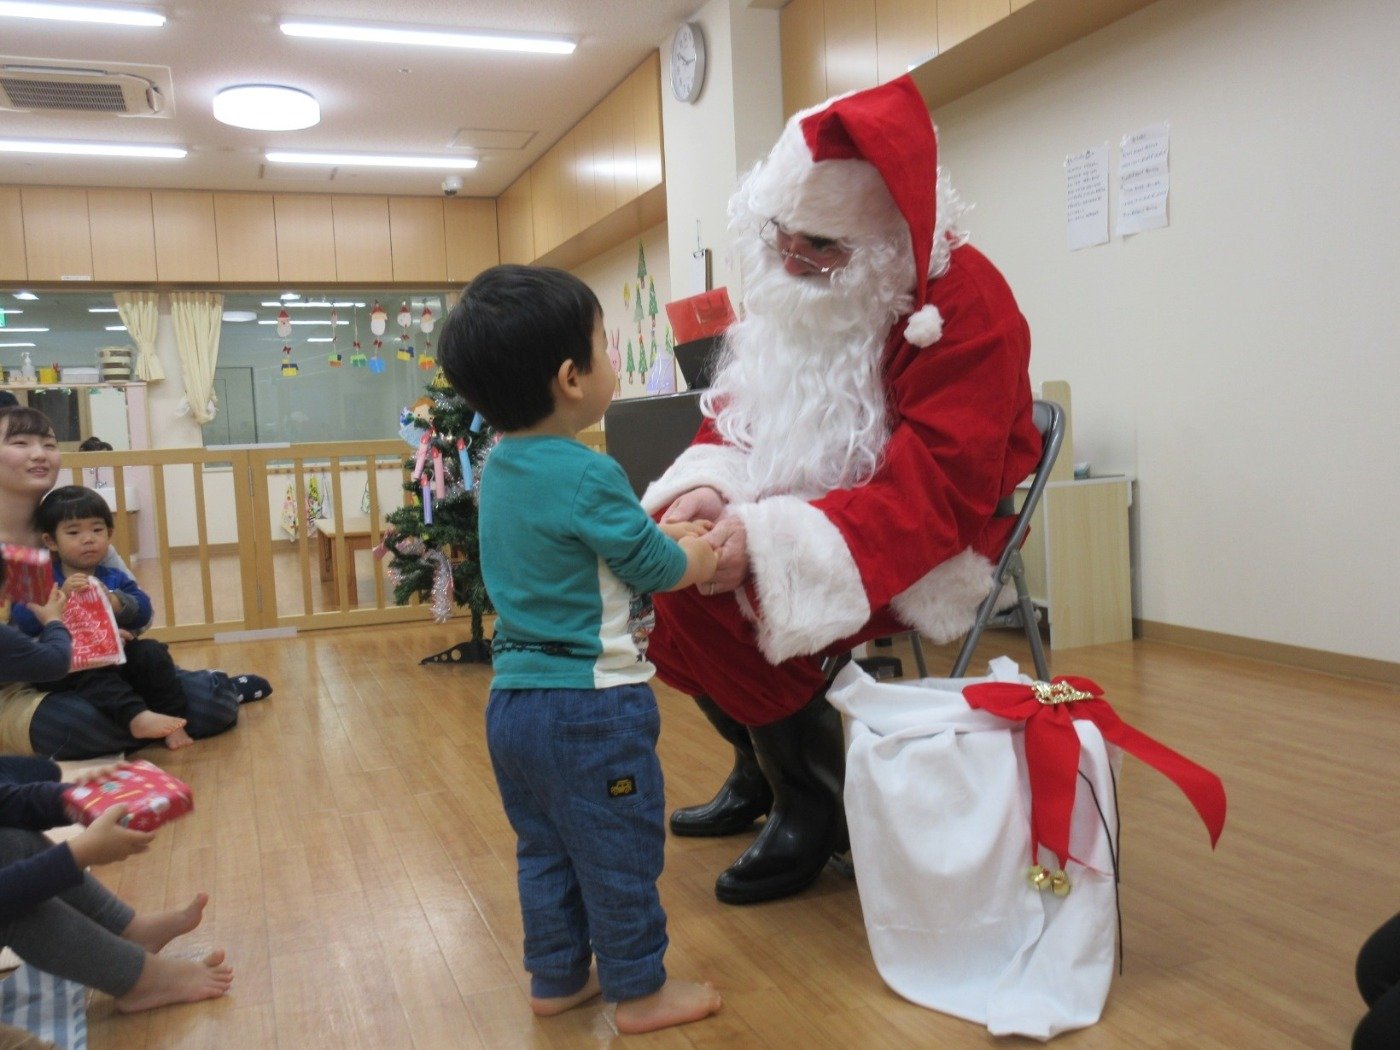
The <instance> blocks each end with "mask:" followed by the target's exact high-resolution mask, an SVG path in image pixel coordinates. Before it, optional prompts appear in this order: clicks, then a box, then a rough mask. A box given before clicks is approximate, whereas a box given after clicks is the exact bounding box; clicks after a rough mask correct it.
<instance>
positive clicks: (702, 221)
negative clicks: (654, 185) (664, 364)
mask: <svg viewBox="0 0 1400 1050" xmlns="http://www.w3.org/2000/svg"><path fill="white" fill-rule="evenodd" d="M747 5H748V0H710V2H709V3H708V4H706V5H705V6H704V7H703V8H701V9H700V11H699V12H697V13H696V15H695V17H694V20H695V21H697V22H699V23H700V25H701V28H702V30H703V32H704V34H705V41H706V45H707V53H708V70H707V72H706V74H705V88H704V90H703V91H702V92H701V94H700V97H699V98H698V99H697V100H696V101H695V102H694V103H689V104H688V103H684V102H677V101H676V99H675V97H674V96H673V95H672V94H671V82H670V75H669V71H668V69H667V66H666V56H667V54H668V53H669V50H670V44H671V40H670V37H669V36H668V37H666V39H664V40H662V41H661V42H660V46H661V126H662V138H663V148H664V150H665V156H666V218H667V226H668V227H669V231H670V252H671V279H672V286H673V288H674V290H675V298H677V299H680V298H683V297H685V296H687V295H692V294H694V292H695V291H696V289H694V288H692V287H691V286H690V280H689V273H690V260H691V255H692V253H693V252H694V251H695V250H696V247H697V244H698V246H699V247H703V248H708V249H710V251H711V265H712V271H711V272H712V284H713V286H714V287H716V288H720V287H727V288H729V291H730V298H731V299H732V300H733V302H734V305H735V307H736V308H737V307H738V305H739V300H740V292H741V289H742V282H741V281H740V277H739V265H738V260H737V259H734V258H732V257H731V256H730V254H729V233H728V229H729V214H728V207H729V198H730V196H731V195H732V194H733V192H734V190H735V188H736V187H737V186H738V183H739V175H740V174H741V173H742V172H743V171H745V170H746V169H747V168H749V167H750V166H752V165H753V163H754V162H755V161H757V160H759V159H760V158H762V157H764V156H766V155H767V153H768V151H769V150H770V149H772V147H773V143H774V142H775V141H776V140H777V138H778V132H779V131H781V130H782V126H783V113H782V66H781V61H780V58H779V50H778V12H777V11H776V10H757V9H750V8H749V7H748V6H747ZM697 235H698V239H697Z"/></svg>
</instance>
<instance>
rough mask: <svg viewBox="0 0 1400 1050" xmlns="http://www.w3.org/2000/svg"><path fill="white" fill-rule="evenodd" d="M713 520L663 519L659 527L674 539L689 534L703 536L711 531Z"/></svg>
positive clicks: (682, 537)
mask: <svg viewBox="0 0 1400 1050" xmlns="http://www.w3.org/2000/svg"><path fill="white" fill-rule="evenodd" d="M713 524H714V522H712V521H663V522H662V523H661V525H660V526H659V528H660V529H661V531H662V532H664V533H665V534H666V535H667V536H670V537H671V539H673V540H681V539H684V538H685V537H687V536H703V535H705V533H707V532H709V531H710V527H711V526H712V525H713Z"/></svg>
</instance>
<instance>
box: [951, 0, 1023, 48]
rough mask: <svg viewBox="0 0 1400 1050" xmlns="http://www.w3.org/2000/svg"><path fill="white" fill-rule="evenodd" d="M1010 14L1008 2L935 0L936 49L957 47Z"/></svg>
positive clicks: (1009, 0) (995, 0)
mask: <svg viewBox="0 0 1400 1050" xmlns="http://www.w3.org/2000/svg"><path fill="white" fill-rule="evenodd" d="M1010 13H1011V0H938V46H939V49H940V50H942V51H947V50H948V49H949V48H950V47H956V46H957V45H958V44H960V43H961V42H962V41H964V40H966V39H967V38H968V37H970V36H973V35H975V34H977V33H980V32H981V31H982V30H984V29H986V28H987V27H988V26H989V25H991V24H993V23H994V22H999V21H1001V20H1002V19H1003V18H1005V17H1006V16H1007V15H1009V14H1010Z"/></svg>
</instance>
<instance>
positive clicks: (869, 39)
mask: <svg viewBox="0 0 1400 1050" xmlns="http://www.w3.org/2000/svg"><path fill="white" fill-rule="evenodd" d="M822 13H823V20H824V22H825V36H826V48H825V50H826V90H827V94H829V95H837V94H841V93H842V92H845V91H859V90H860V89H861V88H867V87H870V86H871V85H872V84H876V83H878V82H879V70H878V67H877V63H876V41H875V0H824V2H823V7H822Z"/></svg>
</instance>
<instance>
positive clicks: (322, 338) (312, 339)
mask: <svg viewBox="0 0 1400 1050" xmlns="http://www.w3.org/2000/svg"><path fill="white" fill-rule="evenodd" d="M306 341H307V342H308V343H332V342H335V340H333V339H332V338H331V337H330V336H328V335H312V336H307V339H306Z"/></svg>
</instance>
